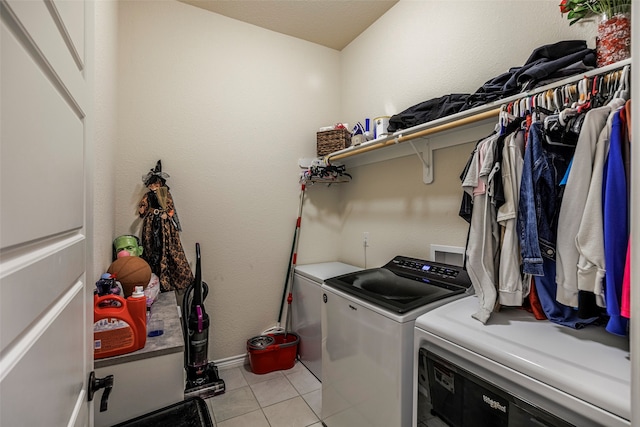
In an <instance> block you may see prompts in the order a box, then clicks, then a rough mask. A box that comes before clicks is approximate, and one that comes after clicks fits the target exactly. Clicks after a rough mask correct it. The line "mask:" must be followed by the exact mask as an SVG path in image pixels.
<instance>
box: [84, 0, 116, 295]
mask: <svg viewBox="0 0 640 427" xmlns="http://www.w3.org/2000/svg"><path fill="white" fill-rule="evenodd" d="M95 16H96V19H95V46H94V48H93V52H94V55H95V61H94V62H95V73H94V100H95V101H94V143H93V151H94V152H93V154H92V155H91V156H90V157H91V158H92V160H91V161H92V162H93V167H92V170H91V171H90V174H89V175H90V176H91V178H92V182H91V185H92V190H91V192H90V193H91V194H92V197H93V203H92V206H93V213H92V218H90V219H89V220H88V221H87V222H88V223H92V224H93V225H92V229H91V231H90V234H91V235H92V238H93V247H92V251H93V265H91V266H88V270H87V271H88V272H91V273H92V275H91V276H90V277H89V278H88V280H89V283H93V282H95V281H97V280H98V279H99V277H100V274H102V273H104V272H105V271H107V268H108V267H109V265H110V264H111V257H112V251H111V241H112V240H113V237H112V234H113V230H114V228H115V205H114V200H115V194H116V182H115V170H114V167H115V153H116V141H117V139H118V138H117V127H118V122H117V117H116V116H117V83H118V3H117V1H115V0H105V1H98V2H95Z"/></svg>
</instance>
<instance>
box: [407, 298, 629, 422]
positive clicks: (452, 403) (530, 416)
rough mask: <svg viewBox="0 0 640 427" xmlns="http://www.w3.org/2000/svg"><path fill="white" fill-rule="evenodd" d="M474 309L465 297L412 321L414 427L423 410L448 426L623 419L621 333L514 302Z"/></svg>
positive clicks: (624, 342)
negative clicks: (481, 313) (536, 313)
mask: <svg viewBox="0 0 640 427" xmlns="http://www.w3.org/2000/svg"><path fill="white" fill-rule="evenodd" d="M477 307H478V300H477V298H476V297H475V296H470V297H467V298H462V299H459V300H457V301H453V302H451V303H450V304H447V306H446V307H441V308H437V309H435V310H432V311H430V312H428V313H425V314H423V315H421V316H420V317H418V318H417V320H416V322H415V342H414V353H415V355H416V356H418V357H417V358H416V360H415V362H414V377H415V378H417V379H418V381H416V384H415V385H414V396H413V397H414V399H413V400H414V405H415V406H414V420H413V425H414V426H416V425H423V424H425V423H426V425H429V420H428V419H427V420H424V419H419V417H420V416H425V417H427V418H428V416H429V412H430V411H432V413H431V415H437V416H438V417H440V418H441V419H443V420H444V421H446V423H447V424H448V425H450V426H452V427H467V426H473V427H478V426H487V425H491V426H496V425H500V426H505V427H522V426H529V425H536V426H549V427H551V426H553V427H558V426H563V427H564V426H576V427H578V426H579V427H595V426H607V427H628V426H630V425H631V423H630V421H629V420H630V419H631V361H630V352H629V351H630V349H629V340H628V339H627V337H620V336H616V335H612V334H610V333H608V332H606V331H605V330H604V328H602V327H597V326H593V325H591V326H587V327H585V328H583V329H573V328H569V327H566V326H560V325H558V324H555V323H552V322H549V321H540V320H536V319H535V318H534V317H533V315H531V314H530V313H528V312H527V311H525V310H522V309H520V308H516V307H503V308H502V309H501V310H500V311H499V312H497V313H493V314H492V315H491V319H489V321H488V322H487V324H482V323H481V322H479V321H477V320H476V319H473V318H472V317H471V315H472V314H473V313H475V312H476V311H477ZM419 394H420V395H424V396H427V398H423V396H420V395H419ZM462 408H464V411H463V410H462ZM470 414H483V415H476V416H475V417H474V418H471V417H469V415H470ZM425 421H426V422H425ZM487 422H488V424H487ZM419 423H420V424H419Z"/></svg>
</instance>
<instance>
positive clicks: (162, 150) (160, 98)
mask: <svg viewBox="0 0 640 427" xmlns="http://www.w3.org/2000/svg"><path fill="white" fill-rule="evenodd" d="M119 25H120V27H119V38H120V39H119V53H120V56H119V73H118V78H119V82H118V113H119V115H118V135H117V138H116V139H115V140H114V143H115V144H116V147H117V148H116V150H117V162H116V166H115V170H116V188H117V194H116V198H115V201H116V203H115V206H116V224H115V233H114V235H120V234H124V233H138V227H139V221H138V220H137V217H136V215H135V210H136V206H137V203H138V202H139V200H140V198H141V197H142V195H143V193H144V189H143V184H142V181H141V176H142V175H144V174H145V173H146V172H147V171H148V170H149V169H150V168H152V167H154V165H155V163H156V161H157V160H158V159H162V162H163V170H164V171H166V172H167V173H169V175H170V176H171V177H170V178H169V179H168V182H167V183H168V185H169V186H170V188H171V193H172V195H173V198H174V201H175V203H176V208H177V212H178V215H179V217H180V221H181V223H182V227H183V230H184V231H183V232H182V234H181V240H182V244H183V246H184V247H185V250H186V253H187V257H188V258H189V260H190V261H191V262H192V263H193V262H194V261H195V260H194V252H195V243H196V242H199V243H200V245H201V251H202V269H203V279H204V280H205V281H206V282H207V283H208V284H209V290H210V293H209V297H208V298H207V300H206V308H207V312H208V313H209V315H210V317H211V321H212V326H211V329H210V340H211V345H210V351H209V358H210V359H214V360H215V359H220V358H225V357H230V356H235V355H240V354H244V353H245V351H246V350H245V349H246V340H247V339H249V338H251V337H253V336H255V335H259V334H261V333H262V331H263V330H264V329H266V328H267V327H270V326H273V325H274V324H275V321H276V320H277V315H278V309H279V305H280V297H281V295H282V288H283V286H284V278H285V274H286V270H287V266H288V264H287V263H288V259H289V254H290V249H291V241H292V240H291V239H292V237H293V231H294V226H295V221H296V217H297V208H298V195H299V190H300V187H299V185H298V175H299V172H300V169H299V167H298V166H297V161H298V158H300V157H310V156H313V155H315V129H317V128H318V127H319V126H321V125H324V124H326V123H333V122H335V121H337V120H338V119H339V114H338V110H339V99H340V80H339V72H340V69H339V53H338V52H337V51H335V50H332V49H328V48H324V47H320V46H318V45H315V44H312V43H308V42H305V41H301V40H298V39H294V38H291V37H288V36H283V35H281V34H278V33H274V32H271V31H267V30H264V29H261V28H258V27H255V26H252V25H248V24H244V23H241V22H239V21H235V20H232V19H229V18H225V17H222V16H220V15H217V14H214V13H210V12H207V11H204V10H201V9H198V8H195V7H193V6H190V5H186V4H183V3H178V2H175V1H145V2H121V3H120V14H119ZM327 204H328V203H327Z"/></svg>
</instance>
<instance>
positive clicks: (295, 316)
mask: <svg viewBox="0 0 640 427" xmlns="http://www.w3.org/2000/svg"><path fill="white" fill-rule="evenodd" d="M358 270H362V269H361V268H360V267H356V266H354V265H349V264H344V263H342V262H322V263H317V264H304V265H298V266H296V269H295V273H294V276H293V287H292V290H291V294H292V296H293V301H292V302H291V324H292V330H293V332H295V333H296V334H297V335H298V337H300V343H299V344H298V355H299V357H300V361H301V362H302V363H303V364H304V366H306V367H307V369H309V371H311V373H312V374H313V375H315V376H316V378H318V379H319V380H320V381H322V331H321V329H320V328H321V322H320V304H321V303H322V291H321V286H322V284H323V283H324V281H325V280H326V279H328V278H330V277H334V276H340V275H343V274H347V273H351V272H354V271H358Z"/></svg>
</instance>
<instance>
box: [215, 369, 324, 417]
mask: <svg viewBox="0 0 640 427" xmlns="http://www.w3.org/2000/svg"><path fill="white" fill-rule="evenodd" d="M219 375H220V378H222V379H223V380H224V382H225V393H224V394H221V395H218V396H214V397H211V398H209V399H207V400H206V402H207V405H208V407H209V412H210V413H211V418H212V419H213V421H214V425H215V426H216V427H248V426H251V427H321V426H322V423H320V411H321V407H322V389H321V384H320V381H318V379H317V378H316V377H315V376H313V374H312V373H311V372H309V371H308V370H307V368H305V366H304V365H303V364H302V363H300V362H296V364H295V366H294V367H293V368H291V369H289V370H286V371H274V372H270V373H268V374H263V375H256V374H254V373H253V372H251V369H250V368H249V366H243V367H242V368H229V369H221V370H220V372H219Z"/></svg>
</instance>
